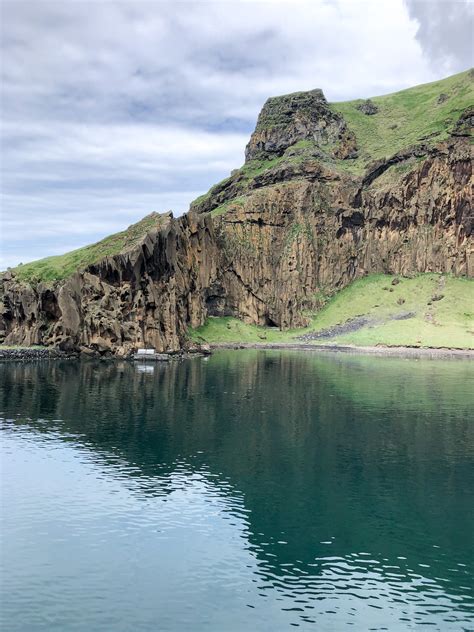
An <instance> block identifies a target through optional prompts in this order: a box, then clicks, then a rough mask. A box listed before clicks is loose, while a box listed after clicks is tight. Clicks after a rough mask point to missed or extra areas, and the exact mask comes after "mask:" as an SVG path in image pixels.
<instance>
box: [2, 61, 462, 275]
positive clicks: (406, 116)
mask: <svg viewBox="0 0 474 632" xmlns="http://www.w3.org/2000/svg"><path fill="white" fill-rule="evenodd" d="M371 100H372V102H373V103H374V104H375V105H376V106H377V108H378V112H377V113H376V114H374V115H371V116H368V115H366V114H364V113H363V112H361V111H360V110H358V109H357V107H358V106H359V105H360V104H361V103H363V102H364V101H363V100H362V99H359V100H355V101H347V102H344V103H333V104H331V107H332V108H334V109H335V110H337V111H338V112H340V113H341V114H342V115H343V116H344V118H345V119H346V121H347V123H348V125H349V127H350V128H351V129H352V130H353V131H354V133H355V135H356V137H357V142H358V146H359V156H358V158H357V159H355V160H339V161H337V163H338V165H339V166H340V167H341V168H343V169H346V170H349V171H351V172H353V173H363V172H364V170H365V169H366V167H367V165H368V164H369V163H371V162H372V161H374V160H376V159H379V158H383V157H386V156H390V155H392V154H394V153H396V152H397V151H399V150H400V149H403V148H404V147H408V146H410V145H412V144H414V143H416V142H420V141H423V142H436V141H439V140H442V139H443V138H446V136H447V135H448V134H449V131H450V130H451V129H452V127H453V125H454V124H455V122H456V120H457V119H458V118H459V115H460V113H461V112H462V111H463V110H464V109H465V108H467V107H468V106H469V105H472V104H473V103H474V72H473V71H472V70H471V71H466V72H463V73H460V74H458V75H454V76H452V77H448V78H447V79H443V80H441V81H436V82H434V83H429V84H425V85H421V86H416V87H414V88H409V89H408V90H403V91H401V92H397V93H394V94H390V95H386V96H382V97H373V98H372V99H371ZM313 151H314V143H312V142H311V141H309V140H303V141H299V142H298V143H295V144H294V145H293V146H292V147H290V148H289V149H288V150H287V152H286V153H285V154H284V155H283V156H281V157H276V158H273V159H271V160H252V161H249V162H247V163H246V164H245V165H243V167H241V169H239V170H238V172H237V173H238V178H239V184H238V186H237V187H235V194H234V195H233V196H232V199H231V200H227V201H225V202H223V203H222V204H220V205H219V206H217V208H214V210H213V211H212V214H213V215H219V214H221V213H224V212H225V211H226V210H227V209H228V207H229V205H230V204H241V203H242V200H243V196H244V195H245V193H246V188H247V183H248V182H249V181H250V180H251V179H252V178H254V177H255V176H257V175H259V174H261V173H263V172H265V171H268V170H269V169H272V168H273V167H275V166H276V165H278V164H280V163H282V162H285V161H286V162H289V163H295V162H299V161H304V160H305V159H306V158H307V157H308V156H309V155H311V153H312V152H313ZM403 168H404V166H403V165H401V166H398V167H394V168H393V169H403ZM391 171H392V170H391ZM387 177H388V176H387ZM230 180H231V178H226V179H225V180H223V181H222V182H220V183H218V184H216V185H215V186H214V187H212V188H211V189H210V191H209V192H208V193H206V194H204V195H203V196H201V197H200V198H198V199H197V200H196V201H195V202H198V201H202V200H205V199H207V198H210V197H211V196H212V195H214V194H215V193H216V192H218V191H219V190H221V188H222V187H223V186H224V185H225V184H226V183H227V182H229V181H230ZM160 221H162V219H160V216H159V215H158V214H157V213H152V214H151V215H148V216H147V217H145V218H143V219H142V220H141V221H140V222H138V223H136V224H133V225H132V226H130V227H129V228H127V229H126V230H124V231H122V232H120V233H116V234H114V235H111V236H109V237H106V238H105V239H102V240H101V241H99V242H97V243H95V244H92V245H90V246H85V247H84V248H79V249H78V250H74V251H72V252H68V253H66V254H64V255H59V256H55V257H47V258H46V259H41V260H39V261H34V262H32V263H27V264H25V265H22V266H18V267H17V268H14V271H15V273H16V275H17V277H18V278H19V279H20V280H24V281H32V282H35V281H55V280H59V279H63V278H66V277H68V276H70V275H71V274H73V273H74V272H76V271H77V270H80V269H83V268H85V267H87V266H88V265H91V264H93V263H97V262H98V261H100V260H101V259H102V258H103V257H105V256H110V255H115V254H118V253H120V252H122V251H124V250H127V249H128V248H130V247H132V246H133V245H135V244H136V243H137V242H138V241H139V240H140V239H141V238H142V237H143V236H144V235H145V234H146V232H147V231H149V230H150V229H151V228H153V227H154V226H155V225H156V224H157V223H159V222H160Z"/></svg>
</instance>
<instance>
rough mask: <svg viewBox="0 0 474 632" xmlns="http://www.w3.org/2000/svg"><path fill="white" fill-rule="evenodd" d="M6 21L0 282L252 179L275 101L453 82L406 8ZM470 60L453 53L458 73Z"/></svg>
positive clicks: (12, 15) (125, 11)
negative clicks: (262, 127)
mask: <svg viewBox="0 0 474 632" xmlns="http://www.w3.org/2000/svg"><path fill="white" fill-rule="evenodd" d="M1 11H2V15H1V18H2V19H1V48H2V50H1V54H2V58H3V64H2V67H1V72H2V95H1V96H2V136H1V158H2V165H3V166H2V174H1V178H2V182H1V184H2V191H3V198H2V208H1V210H2V226H1V227H2V234H3V244H2V259H1V261H0V267H4V266H6V265H14V264H16V263H18V261H27V260H31V259H34V258H37V257H40V256H46V255H48V254H52V253H56V252H62V251H64V250H67V249H69V248H70V247H77V246H80V245H84V244H86V243H88V242H91V241H94V240H97V239H99V238H101V237H103V236H104V235H105V234H107V233H110V232H113V231H116V230H121V229H123V227H124V226H125V225H127V224H129V223H131V222H133V221H137V220H138V219H139V218H140V217H141V216H143V215H144V214H146V213H148V212H150V211H152V210H168V209H169V208H173V210H174V211H175V212H176V213H180V212H183V211H185V210H186V209H187V207H188V205H189V202H190V201H191V200H192V199H193V198H194V197H195V196H196V195H197V194H199V193H202V192H204V191H205V190H207V189H208V188H209V186H210V185H211V184H213V183H214V182H216V181H218V180H220V179H222V178H223V177H225V176H226V175H228V173H229V172H230V170H231V169H233V168H235V167H237V166H239V165H240V164H242V161H243V152H244V148H245V144H246V142H247V140H248V136H249V134H250V132H251V130H252V129H253V127H254V125H255V120H256V118H257V115H258V112H259V110H260V108H261V106H262V104H263V102H264V101H265V100H266V98H268V97H269V96H271V95H277V94H283V93H287V92H292V91H296V90H309V89H312V88H315V87H321V88H323V89H324V91H325V93H326V96H327V97H328V98H329V99H330V100H334V101H335V100H344V99H349V98H355V97H361V96H370V95H375V94H382V93H386V92H391V91H394V90H397V89H400V88H403V87H408V86H410V85H414V84H417V83H421V82H424V81H430V80H433V79H436V78H438V77H439V76H440V73H439V71H437V70H435V69H434V68H433V66H432V65H430V63H429V61H430V60H429V59H428V57H427V51H428V48H427V47H426V45H424V44H423V43H422V41H421V39H420V35H419V34H420V32H421V27H420V23H419V19H418V17H417V15H414V14H413V11H412V9H410V11H408V10H407V7H406V6H405V4H404V2H403V0H392V1H391V2H383V3H382V2H380V0H364V1H360V2H359V1H357V0H351V1H349V0H331V1H329V0H320V1H312V2H305V1H301V2H300V1H298V0H294V1H293V2H279V1H278V0H273V1H262V2H246V1H244V0H235V1H222V0H221V1H216V2H212V1H211V2H199V1H198V2H179V1H177V2H149V1H147V2H145V1H141V0H135V1H133V0H121V1H117V2H115V1H113V0H109V1H105V0H104V1H102V2H94V3H86V2H76V1H74V0H70V1H69V2H59V1H53V2H50V1H48V0H40V1H38V2H18V1H13V0H4V1H3V2H2V3H1ZM417 29H418V39H417ZM452 39H453V38H451V40H452ZM451 40H450V41H451ZM457 47H458V44H457V42H454V43H452V44H446V47H445V51H444V53H443V55H444V57H443V60H444V61H443V64H444V66H445V67H446V68H449V64H454V61H452V60H456V59H458V57H456V55H457V53H456V50H457ZM456 63H457V62H456ZM448 72H449V71H448ZM441 74H448V73H445V72H444V70H443V73H441ZM22 226H23V229H22V228H21V227H22Z"/></svg>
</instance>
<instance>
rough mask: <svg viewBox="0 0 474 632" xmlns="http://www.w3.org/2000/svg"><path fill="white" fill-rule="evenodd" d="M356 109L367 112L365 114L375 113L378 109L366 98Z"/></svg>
mask: <svg viewBox="0 0 474 632" xmlns="http://www.w3.org/2000/svg"><path fill="white" fill-rule="evenodd" d="M357 109H358V110H360V112H363V113H364V114H367V116H372V115H373V114H377V112H378V111H379V109H378V107H377V106H376V105H375V103H374V102H373V101H371V100H370V99H367V100H366V101H364V102H363V103H361V104H360V105H358V106H357Z"/></svg>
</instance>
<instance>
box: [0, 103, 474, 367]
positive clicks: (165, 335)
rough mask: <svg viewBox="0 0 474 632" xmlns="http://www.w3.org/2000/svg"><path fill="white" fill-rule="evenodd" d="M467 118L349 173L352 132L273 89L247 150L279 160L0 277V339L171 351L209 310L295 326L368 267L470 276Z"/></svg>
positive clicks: (315, 106) (323, 109) (319, 108)
mask: <svg viewBox="0 0 474 632" xmlns="http://www.w3.org/2000/svg"><path fill="white" fill-rule="evenodd" d="M471 117H472V112H470V111H466V112H464V113H463V114H462V115H461V118H460V120H459V123H457V124H455V125H454V126H453V134H452V135H451V136H450V137H449V138H448V139H447V140H445V141H443V142H441V143H438V144H436V145H433V144H432V145H427V144H418V145H415V146H412V147H410V148H408V149H406V150H404V151H401V152H398V153H396V154H394V155H393V156H391V157H390V158H388V159H384V160H380V161H378V162H376V163H373V164H371V165H370V166H369V168H368V169H367V171H366V172H365V174H364V175H362V176H358V175H353V174H351V173H350V170H347V169H345V168H344V167H343V166H341V161H342V160H344V158H347V156H348V155H349V154H348V152H349V153H350V151H351V150H354V149H355V137H354V135H353V134H352V132H351V130H350V129H349V128H348V126H347V125H346V123H345V121H344V119H343V118H342V116H341V115H339V114H337V113H335V112H333V111H332V110H331V109H330V107H329V106H328V104H327V103H326V100H325V99H324V96H323V95H322V93H321V92H320V91H313V92H310V93H303V94H296V95H289V96H288V97H284V98H282V99H270V100H269V101H267V103H266V104H265V106H264V108H263V110H262V113H261V115H260V117H259V120H258V123H257V127H256V130H255V132H254V134H253V135H252V138H251V140H250V143H249V145H248V146H247V152H246V156H247V161H248V164H254V163H253V162H252V161H255V160H257V159H269V158H271V157H275V156H276V157H279V156H280V157H281V156H283V159H282V160H277V161H276V163H275V164H272V165H271V166H270V167H269V168H266V169H264V170H261V171H258V170H257V171H256V172H252V171H251V170H248V169H247V171H246V170H245V169H243V170H240V171H239V172H237V173H236V174H234V175H233V176H231V178H228V179H227V180H226V181H224V183H222V184H221V185H218V186H217V187H214V188H213V189H212V190H211V192H210V194H208V195H207V196H204V198H203V199H202V200H200V201H198V202H197V203H196V204H195V205H194V206H193V207H192V211H191V212H189V213H188V214H186V215H184V216H183V217H180V218H177V219H173V218H172V217H169V216H168V217H167V219H166V221H163V222H162V223H161V225H158V226H157V227H156V228H154V229H153V230H152V231H151V232H149V233H147V234H146V235H144V237H143V238H142V239H141V240H140V241H139V242H138V243H136V244H135V245H134V246H133V248H131V249H130V250H128V251H126V252H123V253H121V254H118V255H115V256H112V257H106V258H104V259H103V260H101V261H100V262H99V263H97V264H94V265H91V266H89V267H88V268H86V269H85V270H82V271H78V272H77V273H76V274H74V275H73V276H71V277H70V278H68V279H66V280H63V281H59V282H56V283H38V284H36V285H35V284H33V285H30V284H28V283H25V282H22V281H20V280H19V278H18V277H17V275H15V273H14V272H8V273H6V274H4V276H3V278H2V279H1V287H0V292H1V296H2V304H1V323H0V329H1V337H2V338H3V340H4V341H5V342H7V343H9V344H21V345H33V344H42V345H49V346H55V347H59V348H61V349H64V350H80V351H83V352H89V351H91V350H93V351H99V352H100V353H114V354H116V355H119V356H123V355H126V354H128V353H130V352H132V351H133V350H135V349H136V348H137V347H142V346H146V347H154V348H155V349H156V350H157V351H170V350H177V349H181V348H185V347H186V346H187V344H188V342H187V334H186V332H187V329H188V327H197V326H199V325H201V324H202V323H203V322H204V321H205V319H206V317H208V316H226V315H229V316H236V317H238V318H241V319H243V320H244V321H247V322H249V323H256V324H260V325H270V326H278V327H281V328H290V327H297V326H301V325H304V324H306V322H307V316H306V314H307V313H308V311H310V310H313V311H314V310H317V309H318V308H319V307H320V306H321V305H322V304H323V302H324V300H325V298H326V297H327V296H328V295H330V294H332V293H334V292H335V291H337V290H338V289H341V288H343V287H344V286H346V285H347V284H348V283H350V282H351V281H352V280H354V279H355V278H357V277H360V276H363V275H366V274H369V273H378V272H380V273H382V272H383V273H392V274H397V275H412V274H416V273H420V272H427V271H429V272H449V273H453V274H456V275H466V276H473V274H474V262H473V251H472V233H473V226H474V218H473V215H472V208H471V179H472V164H471V149H470V139H469V138H468V136H467V135H468V133H469V132H468V126H469V121H470V120H471ZM308 139H311V148H310V151H309V152H308V151H306V150H305V151H306V153H304V154H300V153H299V149H298V145H299V143H300V141H306V140H308ZM344 148H345V149H344ZM344 162H345V161H344Z"/></svg>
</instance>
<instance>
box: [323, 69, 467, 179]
mask: <svg viewBox="0 0 474 632" xmlns="http://www.w3.org/2000/svg"><path fill="white" fill-rule="evenodd" d="M370 100H371V101H372V103H373V104H374V105H375V106H376V107H377V108H378V112H377V113H376V114H373V115H367V114H364V113H363V112H361V111H360V110H359V109H358V106H360V105H361V104H363V103H364V101H363V100H362V99H357V100H355V101H346V102H343V103H333V104H331V107H332V108H333V109H334V110H336V111H337V112H339V113H340V114H342V116H343V117H344V119H345V120H346V121H347V124H348V125H349V127H350V128H351V129H352V131H353V132H354V133H355V135H356V138H357V142H358V146H359V158H358V159H357V160H355V161H345V163H346V164H347V165H351V164H352V166H353V167H355V169H356V170H363V167H364V165H365V163H366V162H367V161H369V162H370V161H373V160H378V159H380V158H385V157H389V156H391V155H393V154H395V153H396V152H397V151H400V150H401V149H404V148H405V147H409V146H410V145H414V144H416V143H418V142H420V141H424V142H438V141H441V140H443V139H445V138H447V136H448V135H449V132H450V131H451V129H452V128H453V125H454V124H455V123H456V121H457V120H458V119H459V116H460V114H461V113H462V112H463V110H465V109H466V108H467V107H469V106H472V105H473V104H474V72H473V71H472V70H468V71H466V72H462V73H459V74H457V75H453V76H452V77H448V78H447V79H442V80H441V81H435V82H433V83H427V84H424V85H420V86H415V87H414V88H409V89H408V90H402V91H401V92H395V93H393V94H388V95H385V96H382V97H372V98H371V99H370ZM342 162H343V161H341V163H342Z"/></svg>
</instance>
